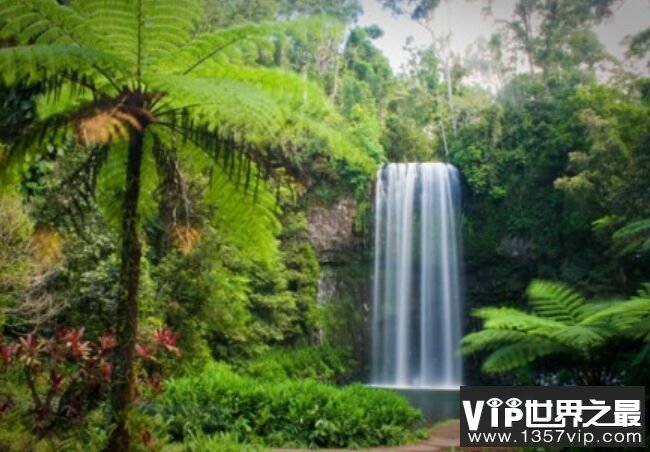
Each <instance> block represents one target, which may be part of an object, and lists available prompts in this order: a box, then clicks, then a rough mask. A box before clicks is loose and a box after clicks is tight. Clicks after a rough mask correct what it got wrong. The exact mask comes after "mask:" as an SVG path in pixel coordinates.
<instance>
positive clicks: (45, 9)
mask: <svg viewBox="0 0 650 452" xmlns="http://www.w3.org/2000/svg"><path fill="white" fill-rule="evenodd" d="M0 38H4V39H7V40H13V41H14V42H16V43H17V44H19V45H27V44H41V45H47V44H50V45H72V46H83V45H84V43H90V42H96V41H99V40H101V37H100V36H99V35H97V34H95V31H94V30H93V29H92V28H91V27H89V24H88V23H87V21H86V20H84V18H83V17H82V16H80V15H79V14H77V12H76V11H74V10H72V9H70V8H66V7H64V6H61V5H60V4H59V3H58V2H57V1H56V0H0Z"/></svg>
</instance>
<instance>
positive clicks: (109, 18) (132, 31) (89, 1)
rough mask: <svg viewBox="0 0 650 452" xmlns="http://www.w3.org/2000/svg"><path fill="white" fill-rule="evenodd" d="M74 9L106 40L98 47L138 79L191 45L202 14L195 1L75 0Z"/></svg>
mask: <svg viewBox="0 0 650 452" xmlns="http://www.w3.org/2000/svg"><path fill="white" fill-rule="evenodd" d="M71 6H72V8H74V9H75V10H76V11H78V12H79V14H80V15H82V16H84V17H85V18H86V19H87V21H88V24H89V26H90V27H91V28H92V29H93V30H96V32H97V33H99V34H101V36H102V37H103V42H102V43H99V44H95V46H97V47H98V48H101V49H103V50H105V51H108V52H111V53H115V54H116V55H119V56H120V57H121V58H122V59H124V60H125V61H127V62H128V63H129V66H130V68H131V74H132V75H133V76H135V77H136V78H137V79H141V77H142V76H144V74H146V73H147V71H148V70H149V68H151V67H152V65H154V64H157V62H158V60H160V59H161V58H163V57H165V56H167V55H168V54H170V53H173V52H175V51H177V50H178V48H179V47H181V46H183V45H185V44H186V43H187V42H188V40H189V39H190V37H191V34H192V32H193V31H194V29H195V24H196V22H197V21H198V19H199V18H200V13H201V9H200V5H199V2H197V1H196V0H110V1H108V0H76V1H73V2H72V4H71Z"/></svg>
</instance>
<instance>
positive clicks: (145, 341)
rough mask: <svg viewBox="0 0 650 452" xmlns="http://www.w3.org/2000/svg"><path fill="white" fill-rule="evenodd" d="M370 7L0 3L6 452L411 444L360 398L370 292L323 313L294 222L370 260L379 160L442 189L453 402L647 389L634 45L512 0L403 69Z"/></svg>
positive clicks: (434, 3)
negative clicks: (365, 14) (457, 311)
mask: <svg viewBox="0 0 650 452" xmlns="http://www.w3.org/2000/svg"><path fill="white" fill-rule="evenodd" d="M363 3H364V2H361V1H359V0H332V1H329V2H319V1H313V0H231V1H218V0H58V1H56V0H0V93H1V97H0V177H1V182H0V183H1V185H0V187H1V190H0V240H1V246H0V325H1V326H2V336H1V337H0V449H2V450H16V451H22V450H38V451H59V450H66V451H67V450H112V451H124V450H170V451H174V450H242V449H244V448H251V449H253V450H254V449H257V448H265V447H366V446H375V445H396V444H402V443H405V442H408V441H412V440H415V439H417V438H418V437H419V436H420V435H421V430H420V428H421V427H422V422H421V417H420V413H419V412H418V411H417V410H415V409H414V408H412V407H411V406H410V405H409V404H408V403H407V401H406V400H405V399H403V398H401V397H400V396H398V395H396V394H394V393H392V392H390V391H386V390H379V389H374V388H368V387H364V386H362V385H359V384H355V382H359V381H360V382H363V376H364V375H365V370H366V368H367V359H366V358H367V356H365V351H364V349H363V346H361V345H359V343H360V342H363V341H364V334H366V333H365V332H367V328H368V325H367V306H368V301H367V296H366V295H363V290H360V291H359V292H358V293H359V294H361V295H360V296H358V297H357V296H350V292H349V291H348V293H347V294H346V297H345V298H344V299H343V301H342V302H340V303H334V304H329V303H322V300H321V302H319V299H318V290H319V287H318V281H319V276H320V275H321V266H322V264H323V262H324V259H323V257H322V256H320V255H319V254H318V252H317V250H316V248H315V246H314V243H313V238H314V235H318V234H326V232H322V231H319V224H316V223H315V222H314V221H313V217H312V216H311V215H310V212H312V210H313V209H314V208H315V207H319V208H322V207H323V206H325V208H327V207H328V206H330V207H331V206H337V205H339V204H337V203H340V202H341V201H342V200H345V201H347V202H350V204H351V205H352V206H354V221H353V222H352V224H353V229H354V230H353V231H351V234H352V236H353V237H354V240H355V243H356V245H355V246H353V247H351V248H348V249H346V250H345V253H346V254H344V257H343V259H349V258H350V254H353V255H354V259H355V266H356V265H357V263H358V262H359V263H363V262H366V261H368V259H369V256H370V253H371V250H370V249H369V247H368V246H367V243H368V242H369V241H368V240H367V238H368V237H369V234H370V233H371V232H370V231H371V225H370V218H371V217H372V212H371V207H370V206H371V205H372V202H371V201H372V200H371V198H372V190H373V179H374V177H375V173H376V171H377V169H378V168H379V167H380V165H382V164H383V163H386V162H406V161H432V160H443V161H448V162H451V163H453V164H454V165H455V166H457V167H458V169H459V170H460V172H461V174H462V177H463V184H464V206H463V210H464V224H463V234H464V240H465V244H464V247H465V273H466V277H465V280H466V286H467V287H466V298H467V302H466V304H467V306H468V318H467V320H466V325H465V331H466V332H468V333H469V334H468V335H467V336H466V337H465V338H464V340H463V344H462V345H463V351H464V353H465V355H466V358H465V359H466V363H467V364H466V374H467V380H466V381H467V382H468V383H469V384H478V383H481V384H497V383H498V384H548V383H552V384H645V383H647V382H648V381H649V378H650V376H649V374H648V372H649V369H650V289H649V286H648V285H647V283H648V282H650V78H648V76H647V68H648V67H650V62H649V57H650V55H649V54H650V28H648V29H646V30H645V31H643V32H641V33H639V34H636V35H633V36H630V37H629V39H628V41H627V44H626V45H627V54H626V57H625V59H624V60H621V59H617V58H615V57H613V56H612V55H610V54H608V53H607V51H606V50H605V48H604V46H603V45H602V43H600V42H599V40H598V37H597V35H596V33H595V32H594V27H595V26H596V25H598V24H600V23H602V22H603V21H607V20H611V18H612V16H613V15H614V14H615V11H616V8H617V7H618V6H619V5H620V4H621V3H623V0H517V1H513V2H512V4H513V10H512V15H511V18H510V20H509V21H505V22H501V24H500V28H499V32H498V33H495V34H494V35H493V36H492V37H491V38H490V39H489V40H484V41H480V42H478V43H477V44H476V45H475V46H474V47H473V49H472V52H471V53H468V54H467V55H465V56H463V57H461V56H460V55H455V54H453V52H451V51H450V50H449V49H446V48H445V47H444V46H445V40H444V39H435V40H433V42H434V43H433V44H432V45H431V46H429V47H415V46H412V45H411V44H409V43H407V46H408V49H409V52H410V55H411V58H410V60H409V62H408V64H407V67H406V68H405V69H404V71H403V72H400V73H396V72H395V71H393V70H392V69H391V66H390V64H389V61H388V59H387V57H386V56H385V55H384V54H382V52H381V51H380V50H379V48H378V47H377V46H376V43H375V41H376V40H377V39H378V38H379V37H381V36H382V34H383V33H384V31H383V30H381V29H380V28H379V27H377V26H369V27H359V26H358V25H357V23H356V19H357V18H358V17H359V16H360V14H361V13H362V10H363ZM379 3H381V4H382V5H383V7H385V8H388V9H391V10H392V11H393V12H394V13H395V14H398V15H402V16H408V17H409V18H410V20H412V21H413V24H414V26H423V27H425V28H426V29H428V30H429V31H430V32H431V34H432V38H436V30H433V29H432V28H431V27H430V26H429V24H430V23H431V18H432V17H433V16H434V15H435V14H436V12H437V11H438V8H439V6H440V5H439V3H440V1H439V0H419V1H415V0H383V1H380V2H379ZM476 3H477V6H476V7H477V8H479V7H486V8H487V9H486V12H487V13H488V14H489V6H490V2H488V1H484V2H476ZM488 17H489V16H488ZM648 25H649V26H650V23H649V24H648ZM437 38H441V36H437ZM630 62H634V63H636V65H637V67H642V68H643V69H641V70H632V69H630V68H631V67H632V66H630V64H629V63H630ZM646 65H648V66H646ZM476 80H480V81H481V82H480V83H476ZM351 250H352V251H351ZM348 276H349V277H350V278H357V279H358V280H359V281H357V282H358V286H361V287H363V285H364V284H366V279H367V275H366V274H364V273H363V272H360V273H359V274H358V275H357V274H356V273H350V274H349V275H348ZM355 294H357V292H355Z"/></svg>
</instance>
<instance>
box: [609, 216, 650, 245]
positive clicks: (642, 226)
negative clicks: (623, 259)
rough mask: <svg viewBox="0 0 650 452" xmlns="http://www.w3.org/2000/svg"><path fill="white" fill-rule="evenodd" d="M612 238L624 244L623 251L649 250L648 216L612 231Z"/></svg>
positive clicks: (649, 219)
mask: <svg viewBox="0 0 650 452" xmlns="http://www.w3.org/2000/svg"><path fill="white" fill-rule="evenodd" d="M613 238H614V241H616V242H619V243H623V244H626V246H625V248H624V250H623V252H624V253H631V252H639V251H650V218H645V219H643V220H638V221H633V222H631V223H628V224H626V225H625V226H623V227H622V228H620V229H619V230H617V231H616V232H615V233H614V235H613Z"/></svg>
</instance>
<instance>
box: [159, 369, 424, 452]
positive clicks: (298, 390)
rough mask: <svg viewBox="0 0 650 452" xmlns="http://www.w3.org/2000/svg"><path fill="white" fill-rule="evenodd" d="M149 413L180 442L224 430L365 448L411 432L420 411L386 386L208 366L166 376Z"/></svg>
mask: <svg viewBox="0 0 650 452" xmlns="http://www.w3.org/2000/svg"><path fill="white" fill-rule="evenodd" d="M155 410H156V411H157V412H159V413H160V414H162V416H163V418H165V419H166V421H167V422H168V425H169V434H170V435H171V437H172V438H173V439H174V440H177V441H181V440H183V439H184V438H187V437H188V436H190V435H192V434H196V433H197V432H202V433H204V434H206V435H212V434H215V433H220V432H229V433H232V434H234V435H236V436H237V437H238V438H242V439H243V440H245V441H247V442H253V443H255V442H262V443H263V444H265V445H268V446H284V447H287V446H293V447H371V446H379V445H397V444H401V443H403V442H405V441H408V440H410V439H412V438H414V436H415V428H416V426H417V425H418V423H419V421H420V419H421V415H420V413H419V411H417V410H416V409H415V408H412V407H411V406H410V405H409V404H408V402H407V401H406V400H405V399H404V398H402V397H401V396H399V395H398V394H395V393H393V392H391V391H386V390H381V389H375V388H367V387H363V386H360V385H352V386H348V387H345V388H336V387H334V386H332V385H329V384H324V383H321V382H317V381H314V380H305V381H293V380H285V381H276V382H262V381H260V380H257V379H254V378H251V377H245V376H240V375H237V374H235V373H234V372H232V371H231V370H230V369H229V368H228V367H227V366H225V365H223V364H214V365H210V366H208V367H207V368H206V371H205V372H204V373H202V374H200V375H198V376H194V377H186V378H179V379H175V380H174V379H173V380H170V381H169V383H168V385H167V388H166V390H165V393H164V395H163V396H162V397H161V399H160V404H159V405H157V406H156V407H155Z"/></svg>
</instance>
